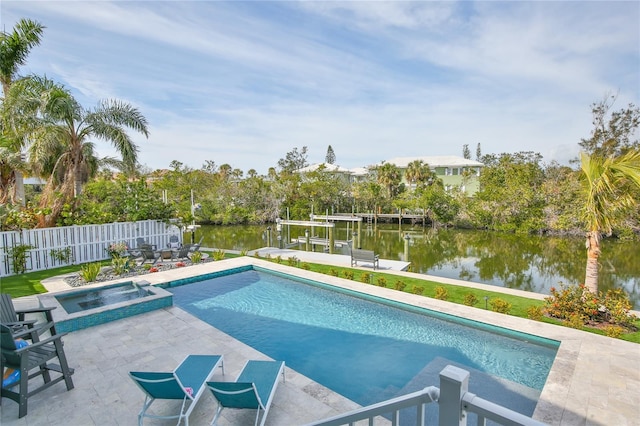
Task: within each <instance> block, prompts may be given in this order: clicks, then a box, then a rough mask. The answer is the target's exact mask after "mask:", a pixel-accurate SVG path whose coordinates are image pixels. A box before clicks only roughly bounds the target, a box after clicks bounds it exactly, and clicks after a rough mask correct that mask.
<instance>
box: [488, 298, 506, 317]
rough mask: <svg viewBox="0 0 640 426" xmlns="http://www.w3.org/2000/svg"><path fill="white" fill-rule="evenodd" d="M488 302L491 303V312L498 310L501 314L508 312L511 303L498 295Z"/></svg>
mask: <svg viewBox="0 0 640 426" xmlns="http://www.w3.org/2000/svg"><path fill="white" fill-rule="evenodd" d="M489 304H490V305H491V310H492V311H493V312H499V313H501V314H508V313H509V311H510V310H511V303H509V302H507V301H506V300H504V299H501V298H499V297H496V298H495V299H493V300H491V302H489Z"/></svg>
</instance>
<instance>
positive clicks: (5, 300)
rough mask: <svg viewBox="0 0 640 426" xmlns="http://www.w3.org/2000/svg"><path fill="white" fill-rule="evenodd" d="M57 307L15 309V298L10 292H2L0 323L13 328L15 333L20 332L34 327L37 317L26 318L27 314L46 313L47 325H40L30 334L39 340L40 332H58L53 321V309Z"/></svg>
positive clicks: (0, 296)
mask: <svg viewBox="0 0 640 426" xmlns="http://www.w3.org/2000/svg"><path fill="white" fill-rule="evenodd" d="M54 309H55V306H53V307H49V308H43V307H40V308H34V309H18V310H16V309H15V306H14V305H13V299H12V298H11V295H10V294H8V293H0V323H2V324H4V325H6V326H7V327H9V328H10V329H11V331H12V332H13V333H18V332H21V331H24V330H27V329H34V327H35V325H36V323H37V321H38V320H37V319H26V318H25V316H26V315H27V314H44V320H45V321H46V325H42V324H41V326H39V327H38V328H37V330H32V331H37V332H36V333H35V334H34V333H31V334H30V337H29V338H30V339H31V338H34V339H35V341H38V336H39V334H41V333H43V332H46V331H50V332H51V334H56V329H55V324H54V322H53V316H52V313H51V311H53V310H54Z"/></svg>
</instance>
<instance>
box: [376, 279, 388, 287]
mask: <svg viewBox="0 0 640 426" xmlns="http://www.w3.org/2000/svg"><path fill="white" fill-rule="evenodd" d="M376 283H377V284H378V286H379V287H386V286H387V279H386V278H385V277H378V279H377V280H376Z"/></svg>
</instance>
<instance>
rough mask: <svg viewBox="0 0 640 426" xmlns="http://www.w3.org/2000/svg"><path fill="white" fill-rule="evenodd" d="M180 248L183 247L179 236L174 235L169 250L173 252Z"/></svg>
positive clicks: (168, 246)
mask: <svg viewBox="0 0 640 426" xmlns="http://www.w3.org/2000/svg"><path fill="white" fill-rule="evenodd" d="M180 247H182V244H180V239H179V238H178V236H177V235H172V236H170V237H169V243H168V244H167V248H170V249H172V250H177V249H179V248H180Z"/></svg>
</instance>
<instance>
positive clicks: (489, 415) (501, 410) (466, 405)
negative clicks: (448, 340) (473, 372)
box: [305, 365, 546, 426]
mask: <svg viewBox="0 0 640 426" xmlns="http://www.w3.org/2000/svg"><path fill="white" fill-rule="evenodd" d="M468 388H469V372H468V371H466V370H463V369H461V368H458V367H454V366H452V365H448V366H446V367H445V368H444V369H443V370H442V371H441V372H440V388H437V387H435V386H429V387H426V388H424V389H422V390H419V391H416V392H412V393H409V394H406V395H402V396H399V397H396V398H393V399H389V400H387V401H382V402H379V403H377V404H373V405H369V406H366V407H362V408H358V409H356V410H353V411H350V412H348V413H343V414H338V415H337V416H333V417H330V418H327V419H324V420H319V421H317V422H313V423H308V424H307V425H305V426H341V425H353V424H355V423H356V422H359V421H363V420H368V421H369V424H374V419H375V418H378V417H381V416H385V417H387V418H388V417H389V416H390V417H391V418H392V424H400V410H403V409H407V408H411V407H415V408H416V422H415V424H416V426H425V425H430V424H433V422H429V421H428V420H427V416H426V406H427V405H428V404H430V403H434V402H435V403H438V405H439V407H438V424H439V425H440V426H447V425H460V426H462V425H466V424H467V419H468V416H467V415H466V413H467V412H472V413H475V414H476V415H477V416H478V422H477V424H479V425H481V424H486V420H491V421H493V422H496V423H498V424H501V425H507V426H516V425H517V426H543V425H546V423H543V422H540V421H538V420H535V419H533V418H531V417H528V416H525V415H524V414H521V413H518V412H516V411H513V410H511V409H509V408H506V407H503V406H501V405H498V404H495V403H493V402H491V401H487V400H485V399H482V398H480V397H477V396H476V395H475V394H473V393H471V392H468Z"/></svg>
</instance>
